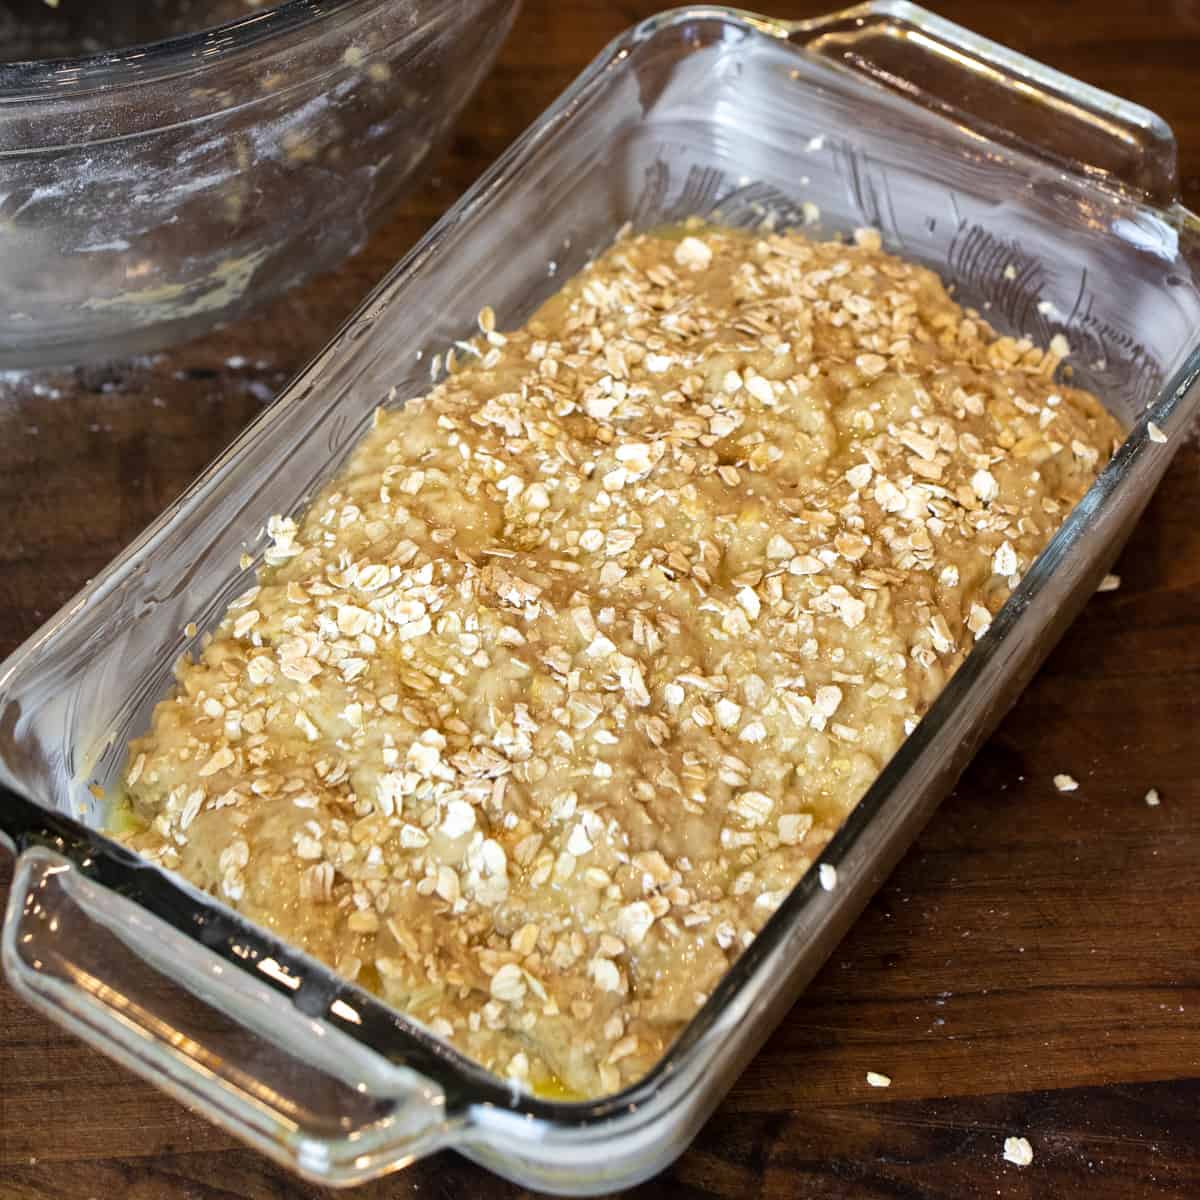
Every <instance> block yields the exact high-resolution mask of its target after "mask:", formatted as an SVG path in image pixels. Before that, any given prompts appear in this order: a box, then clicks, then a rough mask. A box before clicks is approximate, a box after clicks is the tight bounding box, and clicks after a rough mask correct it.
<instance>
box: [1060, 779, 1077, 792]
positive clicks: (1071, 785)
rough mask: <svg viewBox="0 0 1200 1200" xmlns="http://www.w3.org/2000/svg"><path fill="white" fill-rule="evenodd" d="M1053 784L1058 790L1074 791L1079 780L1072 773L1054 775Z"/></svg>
mask: <svg viewBox="0 0 1200 1200" xmlns="http://www.w3.org/2000/svg"><path fill="white" fill-rule="evenodd" d="M1054 786H1055V787H1056V788H1057V789H1058V790H1059V791H1060V792H1076V791H1078V790H1079V780H1078V779H1076V778H1075V776H1074V775H1055V777H1054Z"/></svg>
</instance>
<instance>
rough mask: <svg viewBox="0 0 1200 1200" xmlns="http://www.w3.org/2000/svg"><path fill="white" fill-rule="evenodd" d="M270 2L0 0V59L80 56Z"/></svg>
mask: <svg viewBox="0 0 1200 1200" xmlns="http://www.w3.org/2000/svg"><path fill="white" fill-rule="evenodd" d="M275 7H279V5H278V3H273V2H272V0H139V3H136V4H130V3H129V2H128V0H87V2H86V3H75V2H74V0H60V2H59V3H58V4H56V5H54V6H53V7H51V5H50V4H48V3H47V2H46V0H2V2H0V62H34V61H44V60H57V59H64V58H83V57H87V56H90V55H95V54H103V53H106V52H108V51H112V50H124V49H127V48H130V47H134V46H147V45H150V44H152V43H154V42H161V41H166V40H167V39H170V38H177V37H181V36H184V35H186V34H190V33H197V32H200V31H201V30H206V29H214V28H216V27H217V26H219V25H224V24H226V23H227V22H230V21H236V20H239V19H241V18H243V17H247V16H251V15H253V14H255V13H262V12H265V11H267V10H268V9H270V8H275Z"/></svg>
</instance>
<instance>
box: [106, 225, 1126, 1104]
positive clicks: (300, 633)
mask: <svg viewBox="0 0 1200 1200" xmlns="http://www.w3.org/2000/svg"><path fill="white" fill-rule="evenodd" d="M1060 350H1062V347H1061V346H1059V347H1057V348H1052V350H1051V351H1050V352H1046V351H1043V350H1041V349H1039V348H1038V347H1036V346H1034V345H1033V344H1032V343H1031V342H1029V341H1027V340H1015V339H1013V338H1006V337H996V336H995V335H994V334H993V333H992V332H991V331H990V330H989V329H988V327H987V326H986V325H985V324H984V322H983V321H982V320H981V319H979V318H978V317H977V316H974V315H972V314H969V313H965V312H964V311H963V310H962V309H960V308H959V307H958V306H957V305H956V304H955V303H954V302H953V301H952V300H951V299H950V298H949V297H948V296H947V294H946V292H945V290H944V289H943V287H942V285H941V284H940V282H939V281H938V280H937V278H936V277H935V276H934V275H933V274H931V273H930V272H928V271H926V270H924V269H922V268H919V267H915V266H913V265H911V264H907V263H905V262H903V261H901V260H899V259H897V258H894V257H892V256H890V255H888V254H886V253H885V252H884V251H883V250H882V249H881V248H880V242H879V237H878V235H877V234H872V233H871V232H870V231H863V232H861V233H860V235H859V236H857V237H856V238H855V239H854V240H853V242H852V243H851V244H844V243H821V244H818V243H814V242H811V241H809V240H807V239H805V238H804V237H802V236H800V235H798V234H771V235H763V236H752V235H745V234H741V233H735V232H732V231H725V230H719V229H713V228H711V227H705V226H702V225H700V224H698V223H695V224H691V225H689V227H688V228H686V229H684V230H681V231H680V232H679V234H678V235H675V236H666V235H664V236H650V235H646V236H636V237H627V238H624V239H622V240H620V241H619V242H618V243H617V244H616V245H615V246H614V247H613V248H612V249H611V250H609V251H608V252H607V253H605V254H604V255H602V256H601V257H600V258H599V259H597V261H596V262H594V263H593V264H592V265H591V266H589V267H588V268H587V269H586V270H584V271H583V272H582V273H581V274H580V275H579V276H578V277H577V278H575V279H574V280H572V281H571V282H570V283H569V284H568V285H567V286H566V287H565V288H564V289H563V291H562V292H560V293H559V294H558V295H556V296H555V297H553V298H552V299H551V300H549V301H548V302H547V303H546V305H545V306H544V307H543V308H542V309H541V310H540V311H539V312H538V313H537V314H536V316H535V317H534V318H533V319H532V320H531V321H530V322H529V323H528V324H527V325H526V326H524V327H523V328H521V329H516V330H512V331H508V332H501V331H500V328H499V324H498V320H497V316H496V314H495V313H494V312H493V311H492V310H491V309H487V308H485V309H484V310H483V311H482V312H481V313H480V314H479V319H478V332H477V333H476V334H475V336H474V337H473V338H471V339H470V340H468V341H464V342H462V343H459V344H457V345H456V346H455V347H453V348H452V349H451V350H449V351H448V352H447V353H446V355H445V359H444V361H446V362H447V364H448V366H449V368H450V373H449V374H448V375H447V376H446V377H445V378H444V379H442V381H441V382H439V383H438V384H437V386H436V387H434V388H433V390H432V391H431V392H430V394H429V395H427V396H425V397H423V398H420V399H415V400H411V401H409V402H408V403H407V405H405V406H404V407H403V408H402V409H399V410H395V411H380V412H379V413H378V415H377V419H376V421H375V424H374V428H373V429H372V430H371V432H370V433H369V434H368V436H367V437H366V438H365V439H364V441H363V443H362V444H361V445H360V446H359V448H358V449H357V451H356V452H355V454H354V456H353V457H352V459H351V460H350V462H349V464H348V465H347V466H346V468H345V469H344V470H343V471H342V472H341V474H340V475H339V476H338V477H337V478H336V479H334V480H333V481H332V482H331V483H330V484H329V485H328V486H327V487H326V488H325V489H324V491H323V492H322V493H321V494H320V495H319V496H318V497H317V499H316V500H315V502H314V503H313V504H312V505H311V507H310V508H309V510H308V511H307V512H306V513H305V514H303V515H302V516H297V517H289V516H282V515H280V516H276V517H273V518H272V519H271V521H270V522H269V523H268V526H267V529H266V534H267V539H268V546H267V549H266V552H265V561H266V566H265V568H264V569H263V571H262V572H261V576H260V579H259V580H258V583H257V585H256V586H255V587H253V588H251V589H250V590H248V591H247V592H246V593H245V594H244V595H243V596H241V597H240V598H239V599H238V600H236V601H235V602H234V603H233V604H232V605H231V606H230V610H229V612H228V614H227V615H226V616H225V618H224V620H223V621H222V622H221V624H220V625H219V626H218V627H217V628H216V629H215V630H214V631H213V633H212V635H211V637H210V638H208V639H206V640H205V642H204V644H203V646H202V648H201V650H200V652H199V654H198V656H197V657H196V658H195V659H194V660H193V659H187V660H185V661H184V662H182V663H181V664H180V666H179V669H178V686H177V688H176V689H175V691H174V693H173V694H172V695H171V696H170V697H169V698H168V699H166V700H164V701H163V702H162V703H161V704H160V705H159V706H158V708H157V709H156V711H155V714H154V718H153V725H152V729H151V731H150V732H149V734H148V735H147V736H146V737H144V738H141V739H139V740H138V741H136V742H135V743H133V745H132V746H131V748H130V756H129V766H128V769H127V775H126V785H127V790H128V794H129V796H130V799H131V801H132V803H133V805H134V806H135V809H136V811H137V813H138V814H140V817H141V818H142V820H143V821H144V822H145V827H144V829H142V830H141V831H140V832H138V833H137V834H134V835H131V836H130V838H129V840H131V841H132V843H133V844H134V845H135V846H136V847H137V848H138V849H139V850H140V851H141V852H142V853H143V854H145V855H148V856H149V857H151V858H153V859H154V860H156V861H158V862H160V863H162V864H163V865H164V866H166V867H167V868H170V869H173V870H178V871H180V872H181V873H182V874H184V875H185V876H187V877H188V878H189V879H192V880H194V881H195V882H197V883H198V884H200V885H201V886H204V887H206V888H208V889H210V890H211V891H212V892H213V893H214V894H215V895H217V896H218V897H219V898H220V899H222V900H223V901H225V902H227V903H230V904H232V905H235V906H237V907H238V908H239V909H241V910H242V911H243V912H245V913H246V914H247V915H248V916H250V917H251V918H252V919H254V920H257V921H259V922H261V923H264V924H266V925H268V926H270V927H271V928H273V929H274V930H276V931H277V932H278V933H279V934H280V935H282V936H284V937H286V938H287V939H289V940H291V941H292V942H294V943H296V944H298V945H300V946H301V947H303V948H304V949H305V950H307V951H308V952H310V953H312V954H314V955H315V956H317V957H319V958H321V959H323V960H324V961H326V962H328V963H330V964H331V965H332V966H333V967H334V968H335V969H336V970H337V971H339V972H340V973H341V974H343V975H344V976H346V977H347V978H350V979H354V980H357V981H358V982H359V983H360V984H362V985H363V986H365V987H367V988H370V989H372V990H374V991H376V992H379V993H380V994H382V995H383V996H384V997H385V998H386V999H387V1000H388V1001H390V1002H391V1003H393V1004H395V1005H396V1006H398V1007H400V1008H402V1009H404V1010H405V1011H407V1012H409V1013H410V1014H412V1016H413V1017H415V1018H416V1019H418V1020H420V1021H423V1022H425V1023H426V1024H427V1025H428V1026H429V1027H430V1028H431V1029H432V1030H434V1031H435V1032H436V1033H438V1034H439V1035H441V1036H444V1037H445V1038H447V1039H449V1040H450V1041H452V1042H453V1043H454V1044H455V1045H456V1046H458V1047H460V1048H461V1049H462V1050H463V1051H465V1052H466V1053H467V1054H470V1055H472V1056H474V1057H475V1058H477V1059H479V1060H480V1061H481V1062H483V1063H484V1064H485V1065H487V1066H488V1067H490V1068H491V1069H492V1070H494V1071H495V1072H497V1073H498V1074H500V1075H503V1076H506V1077H508V1078H510V1079H512V1080H514V1081H516V1082H518V1083H519V1084H520V1085H521V1086H525V1087H529V1088H533V1089H535V1090H543V1091H545V1090H547V1089H554V1091H553V1094H558V1095H564V1094H568V1095H579V1096H589V1095H597V1094H603V1093H607V1092H612V1091H615V1090H617V1089H619V1088H620V1087H622V1086H624V1085H625V1084H627V1083H629V1082H631V1081H632V1080H634V1079H636V1078H637V1077H639V1076H640V1075H642V1074H643V1073H644V1072H645V1071H646V1070H647V1069H648V1068H649V1067H650V1066H651V1065H652V1064H653V1063H654V1062H655V1061H656V1060H657V1059H658V1058H659V1057H660V1056H661V1055H662V1053H663V1051H664V1050H665V1048H666V1047H667V1046H668V1045H669V1043H670V1042H671V1040H672V1039H673V1038H674V1037H675V1036H676V1034H677V1033H678V1032H679V1030H680V1029H681V1027H682V1025H683V1023H685V1022H686V1021H687V1020H688V1019H689V1018H690V1017H691V1016H692V1015H693V1014H694V1013H695V1011H696V1010H697V1008H698V1007H699V1006H700V1005H701V1004H702V1003H703V1002H704V1000H705V998H706V996H707V995H708V993H709V992H710V991H711V989H712V987H713V986H714V985H715V984H716V982H717V981H718V980H719V979H720V977H721V976H722V975H723V974H724V972H725V971H726V970H727V969H728V967H729V965H730V963H732V962H733V961H734V959H736V957H737V956H738V954H739V953H740V952H741V951H742V949H744V947H745V946H746V945H747V944H748V943H749V942H750V941H751V940H752V939H753V937H754V935H755V933H756V932H757V930H758V929H760V928H761V926H762V925H763V923H764V922H765V921H766V920H767V919H768V918H769V917H770V915H771V914H772V912H774V911H775V909H776V908H777V907H778V906H779V904H780V903H782V901H783V899H784V898H785V897H786V895H787V894H788V892H789V890H790V889H791V888H792V887H793V885H794V884H795V883H796V882H797V880H798V879H799V878H800V877H801V876H802V875H803V874H804V873H805V872H806V871H808V870H809V869H810V867H812V866H813V865H814V863H815V862H816V860H817V857H818V855H819V854H820V853H821V851H822V849H823V847H824V846H825V845H826V843H827V842H828V840H829V838H830V837H831V836H832V834H833V832H834V830H835V829H836V828H837V826H838V825H839V823H840V822H841V820H842V819H843V818H844V816H845V815H846V813H847V812H848V811H849V809H850V808H851V807H852V806H853V805H854V804H855V803H856V802H857V800H858V799H859V797H860V796H861V795H862V794H863V792H864V791H865V790H866V788H867V787H868V786H869V785H870V783H871V782H872V781H873V780H874V779H875V777H876V776H877V775H878V773H879V771H880V769H881V768H882V766H883V765H884V764H885V763H886V762H887V760H888V758H889V757H890V756H891V755H892V753H893V752H894V751H895V750H896V748H897V746H899V744H900V743H901V741H902V740H903V738H904V737H905V736H906V734H907V733H908V732H910V731H911V730H912V728H914V727H915V725H916V723H917V722H918V720H919V719H920V717H921V715H922V714H923V713H924V712H925V710H926V709H927V708H928V706H929V704H930V703H931V702H932V700H933V699H934V697H936V695H937V694H938V692H939V691H940V690H941V688H942V686H943V685H944V684H945V682H946V680H947V679H948V677H949V676H950V675H951V674H952V673H953V671H954V670H955V669H956V668H957V666H958V664H959V663H960V662H961V661H962V659H963V657H964V656H965V655H966V654H967V653H968V652H969V651H970V649H971V647H972V645H973V644H974V642H975V641H976V640H977V639H978V638H981V637H984V636H985V635H986V633H987V630H988V628H989V626H990V624H991V622H992V619H993V617H994V615H995V614H996V612H997V611H998V610H999V608H1000V607H1001V605H1003V603H1004V602H1005V600H1006V599H1007V597H1008V595H1009V593H1010V592H1011V590H1012V588H1013V587H1015V586H1016V584H1017V583H1018V582H1019V580H1020V578H1021V575H1022V573H1023V572H1025V571H1026V570H1027V569H1028V568H1029V566H1030V564H1031V563H1032V562H1033V560H1034V559H1035V558H1036V556H1037V554H1038V552H1039V551H1040V550H1041V548H1042V547H1043V546H1044V545H1045V543H1046V541H1047V540H1048V538H1049V537H1050V535H1051V534H1052V533H1053V531H1054V530H1055V529H1056V528H1057V526H1058V525H1059V523H1060V522H1061V521H1062V519H1063V517H1064V516H1065V515H1066V513H1067V512H1068V511H1069V510H1070V508H1071V507H1072V505H1073V504H1074V503H1075V502H1076V501H1077V500H1078V499H1079V498H1080V496H1082V494H1083V493H1084V491H1085V490H1086V488H1087V487H1088V485H1089V484H1090V483H1091V481H1092V479H1093V478H1094V476H1095V474H1096V472H1097V471H1098V470H1099V469H1100V468H1101V467H1102V466H1103V464H1104V462H1105V461H1106V460H1107V458H1108V456H1109V455H1110V453H1111V450H1112V447H1113V444H1114V441H1115V439H1116V438H1117V437H1118V436H1119V430H1118V429H1117V426H1116V424H1115V423H1114V422H1113V421H1112V419H1111V418H1110V417H1108V416H1107V414H1106V413H1105V412H1104V411H1103V409H1102V408H1101V407H1100V405H1099V404H1098V403H1097V402H1096V401H1095V400H1094V399H1093V398H1092V397H1090V396H1088V395H1087V394H1086V393H1083V392H1080V391H1076V390H1074V389H1071V388H1068V387H1064V386H1062V385H1061V384H1058V383H1056V382H1055V379H1054V374H1055V368H1056V366H1057V364H1058V361H1059V359H1058V351H1060ZM439 361H442V360H440V359H439ZM437 369H440V368H435V373H436V370H437ZM1061 778H1067V777H1061ZM1057 782H1058V781H1057V780H1056V783H1057ZM1071 785H1072V786H1074V783H1073V781H1071ZM819 881H820V883H821V885H822V886H823V887H825V888H826V889H832V888H834V887H835V886H836V884H837V873H836V871H835V870H834V868H833V866H832V865H831V864H828V863H823V864H821V866H820V869H819Z"/></svg>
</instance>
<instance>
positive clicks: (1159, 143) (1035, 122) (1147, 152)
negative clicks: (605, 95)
mask: <svg viewBox="0 0 1200 1200" xmlns="http://www.w3.org/2000/svg"><path fill="white" fill-rule="evenodd" d="M784 28H785V30H786V36H787V37H788V38H789V40H790V41H792V42H794V43H795V44H797V45H800V46H803V47H804V48H805V50H807V51H808V53H810V54H814V55H817V56H819V57H822V58H826V59H829V60H830V61H832V62H836V63H839V64H840V65H842V66H843V67H847V68H849V69H851V70H853V71H856V72H858V73H860V74H863V75H866V76H867V77H869V78H870V79H872V80H874V81H875V82H876V83H879V84H881V85H883V86H884V87H886V88H888V89H890V90H892V91H895V92H899V93H900V94H901V95H903V96H904V97H906V98H907V99H908V100H910V101H913V102H915V103H917V104H920V105H922V106H923V107H925V108H929V109H932V110H934V111H935V112H939V113H941V114H942V115H943V116H945V117H948V118H949V119H950V120H952V121H954V122H955V123H956V124H958V125H959V126H960V128H962V129H964V130H965V131H967V132H968V133H973V134H981V135H983V136H984V137H986V138H987V139H988V140H989V141H991V142H993V143H998V144H1000V145H1003V146H1008V147H1011V148H1013V149H1018V150H1022V151H1025V152H1026V153H1030V154H1033V155H1036V156H1037V157H1040V158H1043V159H1050V160H1052V161H1054V162H1055V163H1056V164H1058V165H1060V166H1063V167H1065V168H1067V169H1068V170H1071V171H1073V172H1075V173H1076V174H1079V175H1083V176H1085V177H1086V178H1087V179H1088V180H1090V181H1091V182H1093V183H1096V182H1107V183H1109V184H1110V185H1113V186H1116V187H1118V188H1120V189H1122V190H1124V191H1132V192H1134V193H1136V194H1138V195H1140V196H1141V197H1143V198H1145V199H1146V200H1149V201H1150V202H1151V203H1153V204H1154V205H1156V206H1157V207H1160V208H1164V209H1165V208H1169V207H1170V206H1171V205H1172V204H1173V203H1174V202H1175V201H1176V200H1177V198H1178V195H1179V178H1178V168H1177V157H1178V156H1177V152H1176V145H1175V136H1174V134H1173V133H1172V132H1171V127H1170V126H1169V125H1168V124H1167V123H1166V122H1165V121H1164V120H1163V119H1162V118H1161V117H1159V116H1158V115H1157V114H1156V113H1153V112H1151V111H1150V110H1149V109H1145V108H1142V107H1140V106H1139V105H1136V104H1130V103H1129V102H1128V101H1125V100H1122V99H1120V98H1119V97H1117V96H1113V95H1111V94H1110V93H1108V92H1104V91H1101V90H1100V89H1099V88H1094V87H1091V86H1090V85H1088V84H1086V83H1081V82H1080V81H1079V80H1077V79H1073V78H1072V77H1071V76H1069V75H1064V74H1063V73H1062V72H1060V71H1055V70H1053V69H1052V68H1050V67H1047V66H1045V65H1044V64H1043V63H1039V62H1036V61H1034V60H1033V59H1031V58H1026V57H1025V56H1024V55H1023V54H1017V53H1016V52H1014V51H1012V50H1009V49H1007V48H1006V47H1004V46H1001V45H999V44H997V43H996V42H992V41H989V40H988V39H987V38H982V37H979V36H977V35H976V34H973V33H971V32H970V31H969V30H967V29H963V28H962V27H961V26H960V25H955V24H953V23H952V22H950V21H946V20H943V19H942V18H941V17H938V16H935V15H934V14H933V13H931V12H928V11H927V10H925V9H923V8H921V7H919V6H918V5H915V4H908V3H903V2H895V0H875V2H874V3H869V4H861V5H857V6H856V7H854V8H850V9H846V10H845V11H843V12H840V13H835V14H833V15H832V16H828V17H821V18H816V19H814V20H805V21H795V22H788V23H786V24H785V25H784ZM980 153H981V154H985V153H987V149H986V147H985V146H981V147H980Z"/></svg>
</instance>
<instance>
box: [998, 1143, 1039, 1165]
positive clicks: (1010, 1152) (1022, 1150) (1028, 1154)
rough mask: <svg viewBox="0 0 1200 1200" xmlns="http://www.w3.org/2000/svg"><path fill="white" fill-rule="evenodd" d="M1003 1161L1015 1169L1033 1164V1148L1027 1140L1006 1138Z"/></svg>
mask: <svg viewBox="0 0 1200 1200" xmlns="http://www.w3.org/2000/svg"><path fill="white" fill-rule="evenodd" d="M1004 1161H1005V1162H1010V1163H1012V1164H1013V1166H1015V1167H1027V1166H1029V1164H1030V1163H1031V1162H1033V1147H1032V1146H1031V1145H1030V1144H1029V1139H1028V1138H1023V1137H1008V1138H1005V1139H1004Z"/></svg>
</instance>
